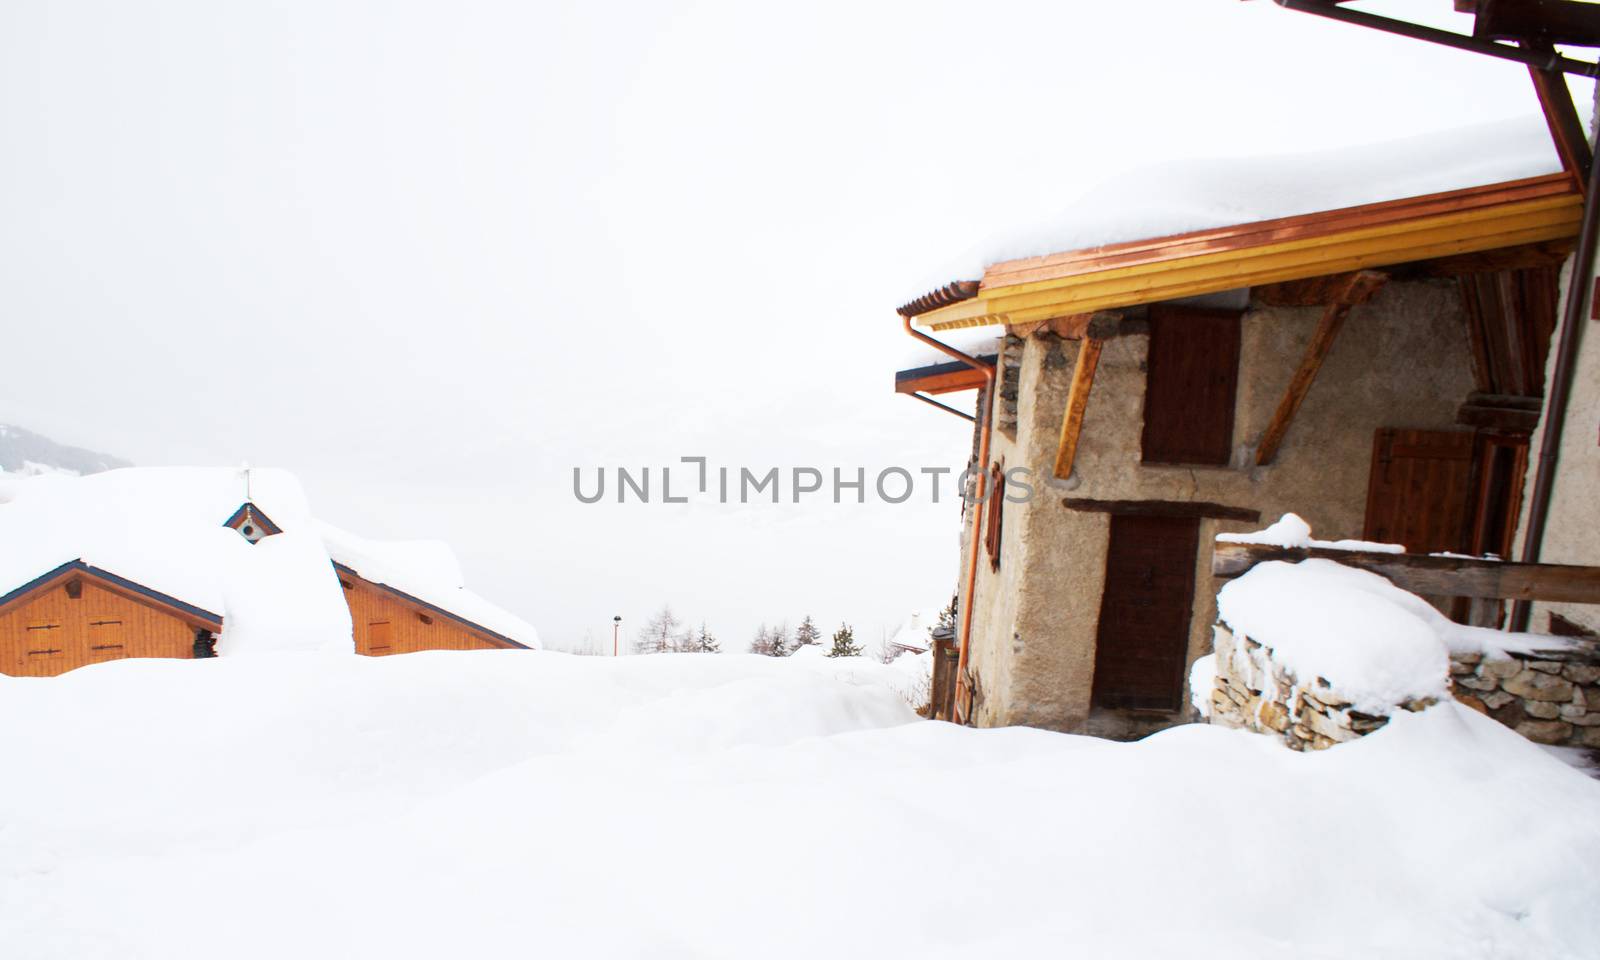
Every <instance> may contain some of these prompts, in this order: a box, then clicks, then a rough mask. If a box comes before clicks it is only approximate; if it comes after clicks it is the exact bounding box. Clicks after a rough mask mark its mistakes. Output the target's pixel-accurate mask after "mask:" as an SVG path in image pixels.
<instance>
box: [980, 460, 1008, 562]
mask: <svg viewBox="0 0 1600 960" xmlns="http://www.w3.org/2000/svg"><path fill="white" fill-rule="evenodd" d="M1005 480H1006V478H1005V470H1004V469H1003V468H1002V467H1001V465H1000V464H999V463H995V464H993V465H991V466H990V467H989V483H988V494H989V499H988V500H987V501H985V502H984V508H985V509H984V514H985V515H986V519H985V521H984V523H985V526H986V528H987V529H985V531H984V534H983V549H984V551H985V552H986V553H988V554H989V567H990V569H992V570H998V569H1000V521H1001V511H1002V510H1003V509H1004V505H1005V501H1006V496H1005V494H1006V487H1005Z"/></svg>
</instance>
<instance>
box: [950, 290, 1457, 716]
mask: <svg viewBox="0 0 1600 960" xmlns="http://www.w3.org/2000/svg"><path fill="white" fill-rule="evenodd" d="M1320 314H1321V308H1282V307H1264V306H1260V305H1259V304H1254V303H1253V304H1252V305H1251V308H1250V309H1249V310H1248V311H1247V312H1246V313H1245V315H1244V318H1243V320H1242V324H1243V326H1242V330H1241V351H1240V374H1239V390H1238V397H1237V405H1236V413H1235V425H1234V447H1235V452H1234V459H1233V464H1234V465H1233V466H1230V467H1172V466H1144V465H1142V464H1141V463H1140V435H1141V431H1142V429H1143V405H1144V387H1145V373H1144V363H1145V355H1146V349H1147V346H1148V337H1147V336H1145V335H1143V334H1139V333H1135V334H1132V335H1125V336H1120V337H1117V338H1114V339H1111V340H1109V341H1107V342H1106V344H1105V348H1104V350H1103V352H1102V354H1101V357H1100V364H1099V369H1098V373H1097V375H1096V377H1095V383H1094V390H1093V392H1092V394H1091V396H1090V400H1089V405H1088V409H1087V412H1086V414H1085V420H1084V427H1083V434H1082V438H1081V440H1080V442H1079V446H1078V455H1077V462H1076V466H1075V469H1074V470H1073V474H1072V476H1071V477H1069V478H1068V479H1066V480H1055V479H1053V478H1050V471H1051V469H1052V466H1053V464H1054V461H1055V454H1056V444H1057V440H1058V438H1059V435H1060V430H1061V420H1062V415H1063V412H1064V410H1065V405H1066V394H1067V389H1068V385H1069V383H1070V381H1071V378H1072V370H1073V365H1074V364H1075V362H1076V359H1077V353H1078V350H1079V343H1078V342H1077V341H1069V340H1061V339H1059V338H1057V337H1055V336H1053V335H1048V334H1046V335H1043V336H1037V337H1033V338H1030V339H1029V340H1028V341H1027V342H1026V345H1025V347H1024V350H1023V360H1022V366H1021V377H1020V383H1019V390H1018V408H1017V418H1018V420H1017V429H1016V438H1015V440H1012V439H1011V438H1009V437H1007V436H1005V435H1004V434H1002V433H1000V432H998V431H996V432H995V434H994V439H993V441H992V447H991V458H992V459H997V460H998V459H1003V460H1004V462H1005V464H1006V466H1007V467H1008V468H1009V467H1016V466H1027V467H1029V468H1031V469H1032V470H1033V471H1034V473H1035V476H1034V481H1033V482H1034V483H1035V485H1036V487H1037V491H1036V494H1035V496H1034V498H1033V500H1032V501H1031V502H1030V503H1027V504H1016V503H1008V504H1006V508H1005V510H1006V513H1005V521H1004V526H1003V536H1002V549H1001V557H1002V559H1001V568H1000V570H999V571H998V573H995V572H992V571H991V570H990V568H989V564H988V562H987V560H986V559H985V560H983V561H982V562H981V563H980V569H979V582H978V592H977V600H976V603H975V605H974V629H973V641H972V651H971V666H972V671H973V673H974V675H975V678H976V685H977V687H978V690H979V691H980V697H979V700H978V702H977V705H976V709H975V711H974V716H975V719H976V721H977V722H978V723H979V724H980V725H986V726H989V725H1001V724H1028V725H1032V726H1040V727H1047V728H1051V729H1058V730H1070V731H1090V732H1096V733H1101V734H1104V735H1108V736H1133V735H1138V734H1140V733H1143V732H1147V731H1148V730H1151V729H1156V728H1159V727H1161V726H1165V725H1168V724H1170V723H1172V722H1175V721H1176V720H1177V719H1178V718H1179V715H1176V714H1174V715H1159V716H1148V715H1146V716H1139V717H1134V716H1132V715H1123V714H1120V713H1118V714H1110V713H1105V712H1101V711H1094V712H1093V713H1094V715H1093V717H1091V710H1090V703H1089V696H1090V689H1091V685H1092V682H1093V670H1094V643H1095V634H1096V630H1097V625H1098V622H1099V612H1100V611H1099V608H1100V597H1101V590H1102V587H1103V583H1104V576H1105V551H1106V546H1107V540H1108V537H1109V526H1110V521H1109V518H1108V517H1107V516H1106V515H1104V514H1094V513H1082V512H1077V511H1071V510H1068V509H1066V508H1065V507H1063V506H1062V505H1061V501H1062V499H1063V498H1064V497H1068V496H1071V497H1088V498H1094V499H1104V500H1136V499H1140V500H1202V501H1213V502H1217V503H1222V504H1226V505H1229V506H1238V507H1247V508H1251V509H1258V510H1260V511H1261V514H1262V521H1263V523H1265V522H1268V521H1270V520H1273V519H1276V518H1277V516H1278V515H1279V514H1281V513H1284V512H1287V511H1291V510H1292V511H1294V512H1297V513H1299V514H1301V515H1302V516H1304V517H1305V518H1306V519H1307V520H1308V521H1310V523H1311V524H1312V526H1313V528H1314V529H1315V530H1316V531H1317V533H1318V534H1319V535H1322V536H1328V537H1354V536H1359V535H1360V534H1361V529H1362V521H1363V518H1364V515H1365V510H1366V492H1367V477H1368V472H1369V469H1370V466H1371V460H1372V441H1373V433H1374V431H1375V430H1376V429H1377V428H1379V427H1415V428H1422V429H1450V428H1454V427H1455V414H1456V409H1457V407H1458V406H1459V405H1460V403H1461V402H1462V400H1464V399H1465V397H1466V395H1467V393H1468V392H1469V391H1470V390H1471V389H1472V376H1471V369H1470V360H1469V356H1468V348H1467V341H1466V334H1465V327H1464V319H1463V317H1462V314H1461V304H1460V295H1459V293H1458V291H1457V288H1456V286H1455V284H1454V283H1453V282H1450V281H1421V282H1408V283H1391V284H1389V285H1388V286H1387V287H1386V288H1385V289H1384V290H1383V291H1382V292H1381V293H1380V294H1379V295H1378V296H1377V297H1376V298H1375V299H1373V300H1372V301H1371V302H1369V303H1367V304H1365V305H1363V306H1360V307H1356V308H1355V309H1354V310H1352V311H1351V313H1350V316H1349V318H1348V319H1347V321H1346V323H1345V326H1344V329H1343V331H1342V333H1341V334H1340V337H1339V339H1338V340H1337V342H1336V343H1335V344H1334V346H1333V349H1332V350H1331V351H1330V353H1329V355H1328V358H1327V360H1326V362H1325V363H1324V364H1323V367H1322V370H1321V373H1320V375H1319V376H1318V378H1317V382H1316V384H1315V386H1314V387H1313V388H1312V390H1311V392H1310V395H1309V396H1308V397H1307V398H1306V401H1305V403H1304V404H1303V406H1302V407H1301V409H1300V412H1299V414H1298V415H1297V417H1296V418H1295V421H1294V424H1293V426H1292V427H1291V429H1290V431H1289V434H1288V437H1287V439H1286V441H1285V443H1284V445H1283V447H1282V449H1281V451H1280V452H1279V454H1278V457H1277V460H1276V462H1275V463H1274V464H1272V465H1271V466H1268V467H1264V468H1258V467H1255V466H1254V465H1253V464H1254V450H1255V446H1256V444H1257V442H1258V441H1259V439H1260V435H1261V432H1262V431H1263V430H1264V429H1265V427H1266V425H1267V423H1268V422H1269V420H1270V419H1271V417H1272V414H1273V411H1274V410H1275V409H1276V408H1277V405H1278V402H1279V400H1280V399H1281V397H1282V394H1283V391H1284V389H1285V387H1286V386H1287V384H1288V382H1289V378H1290V377H1291V375H1292V374H1293V372H1294V370H1295V367H1296V366H1297V365H1298V363H1299V361H1300V358H1301V356H1302V354H1303V352H1304V350H1305V346H1306V344H1307V342H1308V340H1309V339H1310V336H1311V332H1312V330H1313V329H1314V327H1315V326H1316V323H1317V319H1318V317H1319V316H1320ZM1248 526H1250V525H1247V524H1240V523H1226V522H1220V521H1210V520H1208V521H1203V522H1202V523H1201V527H1200V536H1201V549H1200V551H1199V553H1198V555H1197V556H1196V558H1195V566H1196V580H1195V602H1194V610H1193V615H1192V619H1191V623H1190V632H1191V641H1190V650H1189V659H1190V660H1191V661H1192V660H1193V659H1194V658H1195V657H1197V656H1200V655H1201V654H1203V653H1205V652H1207V651H1208V648H1209V644H1210V626H1211V624H1212V623H1213V622H1214V620H1215V617H1216V615H1215V603H1216V597H1215V591H1216V583H1215V581H1213V580H1212V578H1211V576H1210V557H1209V548H1208V545H1209V543H1210V540H1211V538H1213V537H1214V536H1215V535H1216V534H1217V533H1219V532H1222V531H1224V530H1238V529H1244V528H1246V527H1248ZM963 569H964V568H963Z"/></svg>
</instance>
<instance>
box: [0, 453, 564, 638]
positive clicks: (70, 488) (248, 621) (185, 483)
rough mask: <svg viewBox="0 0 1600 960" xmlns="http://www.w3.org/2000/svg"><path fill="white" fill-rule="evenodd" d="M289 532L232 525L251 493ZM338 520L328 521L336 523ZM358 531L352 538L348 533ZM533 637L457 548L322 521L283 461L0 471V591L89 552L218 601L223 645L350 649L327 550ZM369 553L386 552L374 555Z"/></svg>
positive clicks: (502, 630) (153, 586)
mask: <svg viewBox="0 0 1600 960" xmlns="http://www.w3.org/2000/svg"><path fill="white" fill-rule="evenodd" d="M247 500H248V501H249V502H250V503H252V504H254V505H255V506H256V507H257V508H259V510H260V511H261V512H262V513H265V514H267V515H268V516H270V517H271V518H272V520H273V522H274V524H275V525H276V526H278V527H279V528H281V529H282V531H283V532H282V533H278V534H275V535H273V536H270V537H266V538H265V539H263V540H261V541H259V542H257V543H254V544H252V543H250V542H248V541H246V540H245V538H244V537H242V536H240V535H239V533H238V532H236V531H235V530H232V529H229V528H228V527H226V526H224V525H223V524H224V522H225V521H227V520H228V519H229V518H230V517H231V516H233V515H234V513H235V512H236V511H237V510H238V509H239V507H240V505H241V504H242V503H244V502H246V501H247ZM330 531H331V532H330ZM352 544H355V546H351V545H352ZM334 553H338V554H339V555H341V556H345V557H347V558H348V559H350V560H352V561H354V562H352V563H350V564H349V565H350V566H352V567H353V568H355V569H357V570H358V571H360V572H361V575H362V576H363V577H365V578H367V579H374V580H376V581H378V582H392V583H395V584H396V585H399V586H400V587H401V589H403V590H405V591H406V592H407V593H410V594H412V595H414V596H417V597H419V598H421V599H423V600H425V601H426V602H428V603H430V604H433V605H435V606H438V607H440V608H442V609H444V610H445V611H447V612H449V613H451V614H454V615H456V616H458V617H461V618H463V619H467V620H469V621H472V622H475V623H480V624H482V625H483V626H484V627H486V628H487V629H490V630H492V631H494V632H496V633H499V634H502V635H505V636H507V637H509V638H511V639H513V640H515V641H516V642H518V643H521V644H523V645H525V646H535V645H536V644H537V638H536V635H535V633H534V631H533V628H532V627H529V626H528V625H527V624H526V623H525V622H524V621H522V620H521V619H519V618H517V617H515V616H513V615H512V614H509V613H507V612H505V611H503V610H500V609H499V608H498V607H495V606H494V605H493V604H490V603H489V602H488V601H486V600H484V599H483V598H481V597H478V596H477V595H476V594H472V593H470V592H469V591H466V590H465V589H464V588H463V587H462V584H461V573H460V568H459V567H458V566H457V565H456V563H455V558H454V556H453V555H451V554H450V551H449V548H448V547H446V546H444V545H443V544H433V545H429V546H427V547H426V548H421V547H418V546H416V545H411V544H398V545H385V544H376V543H373V542H372V541H363V540H360V539H359V538H356V537H354V536H353V535H350V534H347V533H344V532H343V531H335V530H334V529H333V528H331V527H327V526H326V525H324V524H321V523H318V522H317V521H315V520H314V519H313V518H312V516H311V512H310V509H309V507H308V506H307V503H306V498H305V494H304V492H303V491H302V489H301V487H300V483H299V481H298V480H297V479H295V477H294V476H293V475H292V474H290V473H288V472H286V471H282V470H263V469H250V470H248V471H246V470H244V469H230V468H194V467H156V468H151V467H140V468H129V469H122V470H111V471H107V472H105V473H97V474H92V475H90V476H86V477H68V476H37V477H23V476H18V475H14V474H3V475H0V594H5V593H6V592H8V591H11V590H13V589H15V588H16V587H19V586H21V585H23V584H26V583H29V582H30V581H33V580H35V579H37V578H38V577H39V576H41V575H42V574H44V573H47V572H49V571H51V570H53V569H55V568H57V567H60V566H61V565H62V564H66V563H70V562H73V561H82V562H83V563H84V564H86V565H88V566H91V567H94V568H97V569H100V570H104V571H107V572H109V573H111V574H114V575H116V576H118V577H121V578H124V579H126V580H128V581H132V582H133V583H135V584H137V585H139V586H142V587H144V588H147V589H149V590H154V591H158V592H159V593H161V594H165V595H167V596H169V597H171V598H174V599H176V600H178V601H181V602H182V603H184V604H188V605H191V606H193V607H197V608H199V609H201V610H202V611H209V612H212V613H216V614H220V615H221V616H222V618H223V627H222V633H221V636H220V637H219V641H218V645H217V651H218V653H220V654H223V655H231V654H237V653H243V652H252V651H256V650H266V649H272V650H281V649H324V648H331V649H336V650H353V646H352V641H351V629H350V614H349V608H348V606H347V605H346V603H345V599H344V593H343V591H342V590H341V589H340V587H339V580H338V577H337V576H336V574H335V572H334V569H333V565H332V563H331V562H330V559H331V555H332V554H334ZM367 557H381V558H382V564H381V565H379V567H378V568H377V569H376V570H375V575H369V574H368V573H367V572H366V571H363V570H362V567H363V566H366V567H367V568H368V569H374V567H373V564H371V563H369V562H367V560H366V559H365V558H367Z"/></svg>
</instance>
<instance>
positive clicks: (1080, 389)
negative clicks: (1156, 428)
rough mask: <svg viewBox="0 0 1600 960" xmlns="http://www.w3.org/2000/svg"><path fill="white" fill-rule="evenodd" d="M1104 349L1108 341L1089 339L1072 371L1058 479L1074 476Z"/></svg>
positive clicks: (1058, 452) (1059, 446)
mask: <svg viewBox="0 0 1600 960" xmlns="http://www.w3.org/2000/svg"><path fill="white" fill-rule="evenodd" d="M1103 346H1104V341H1101V340H1096V339H1094V338H1093V337H1085V338H1084V340H1083V342H1082V346H1080V347H1079V348H1078V362H1077V364H1076V365H1075V366H1074V367H1073V368H1072V386H1070V387H1069V388H1068V389H1067V410H1066V413H1065V414H1064V415H1063V416H1062V418H1061V439H1060V441H1058V442H1057V444H1056V464H1055V475H1056V476H1057V477H1060V478H1061V479H1063V480H1064V479H1066V478H1067V477H1069V476H1071V475H1072V463H1073V461H1074V460H1076V459H1077V457H1078V438H1079V436H1081V435H1082V433H1083V415H1084V412H1085V411H1087V410H1088V408H1089V391H1090V390H1092V389H1093V388H1094V372H1095V368H1097V367H1098V366H1099V365H1100V349H1101V347H1103Z"/></svg>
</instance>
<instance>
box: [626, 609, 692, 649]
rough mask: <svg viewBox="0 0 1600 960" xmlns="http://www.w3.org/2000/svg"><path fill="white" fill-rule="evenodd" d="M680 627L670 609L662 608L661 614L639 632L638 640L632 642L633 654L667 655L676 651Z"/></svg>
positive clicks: (652, 618) (680, 624) (651, 619)
mask: <svg viewBox="0 0 1600 960" xmlns="http://www.w3.org/2000/svg"><path fill="white" fill-rule="evenodd" d="M682 626H683V624H682V623H681V622H680V621H679V620H678V618H677V617H676V616H674V615H673V613H672V608H671V607H662V608H661V612H659V613H657V614H656V615H655V616H653V617H651V618H650V620H649V622H648V623H646V624H645V625H644V627H643V628H641V629H640V630H639V636H638V638H637V639H635V640H634V641H633V652H634V653H667V652H669V651H671V650H674V649H676V640H677V637H678V630H679V628H680V627H682Z"/></svg>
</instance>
